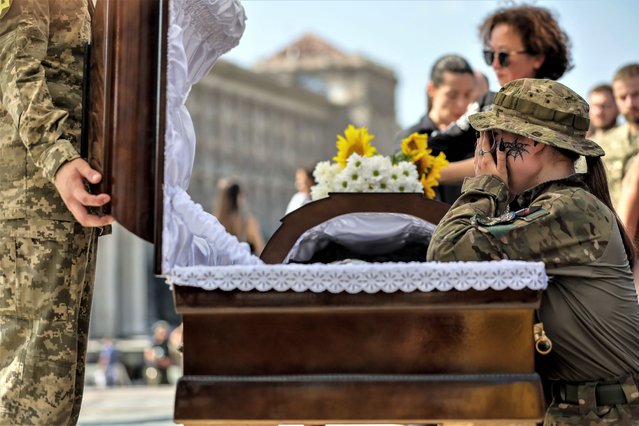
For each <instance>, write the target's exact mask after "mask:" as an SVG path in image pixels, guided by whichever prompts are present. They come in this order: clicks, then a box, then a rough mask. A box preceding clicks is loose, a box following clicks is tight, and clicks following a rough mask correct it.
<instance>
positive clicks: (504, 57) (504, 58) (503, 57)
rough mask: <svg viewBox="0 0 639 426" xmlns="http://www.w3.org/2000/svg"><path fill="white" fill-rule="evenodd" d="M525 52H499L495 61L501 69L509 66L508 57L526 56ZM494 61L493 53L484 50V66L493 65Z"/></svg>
mask: <svg viewBox="0 0 639 426" xmlns="http://www.w3.org/2000/svg"><path fill="white" fill-rule="evenodd" d="M527 53H528V52H526V51H525V50H519V51H517V52H506V51H503V50H500V51H499V52H497V60H498V61H499V65H501V66H502V67H503V68H506V67H507V66H508V65H509V64H510V55H519V54H527ZM494 60H495V52H493V51H492V50H488V49H486V50H484V61H486V65H488V66H490V65H492V64H493V61H494Z"/></svg>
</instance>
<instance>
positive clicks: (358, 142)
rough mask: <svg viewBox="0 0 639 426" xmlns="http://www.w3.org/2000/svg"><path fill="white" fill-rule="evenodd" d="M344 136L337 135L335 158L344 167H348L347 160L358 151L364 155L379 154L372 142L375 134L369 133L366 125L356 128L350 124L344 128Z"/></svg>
mask: <svg viewBox="0 0 639 426" xmlns="http://www.w3.org/2000/svg"><path fill="white" fill-rule="evenodd" d="M344 136H346V137H343V136H341V135H338V136H337V143H336V145H337V155H336V156H335V157H333V160H334V161H335V162H336V163H338V164H339V165H340V166H342V168H344V167H346V160H348V157H350V156H351V154H353V153H357V154H359V155H361V156H362V157H372V156H373V155H375V154H377V149H376V148H375V147H374V146H372V145H371V144H370V141H372V140H373V139H374V138H375V135H369V134H368V129H367V128H366V127H358V128H355V126H353V125H352V124H349V125H348V127H347V128H346V130H344Z"/></svg>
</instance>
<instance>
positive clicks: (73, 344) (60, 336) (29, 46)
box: [0, 0, 112, 425]
mask: <svg viewBox="0 0 639 426" xmlns="http://www.w3.org/2000/svg"><path fill="white" fill-rule="evenodd" d="M88 7H89V6H88V4H87V0H12V1H10V0H1V1H0V95H1V98H0V205H1V206H2V208H1V209H0V424H3V425H4V424H20V425H24V424H46V425H59V424H75V423H76V422H77V419H78V415H79V412H80V403H81V400H82V391H83V382H84V363H85V356H86V349H87V333H88V326H89V313H90V308H91V295H92V288H93V275H94V268H95V250H96V237H97V234H98V233H100V229H101V228H96V227H103V226H106V225H108V224H109V223H110V222H111V220H112V219H111V218H110V217H108V216H106V217H98V216H96V215H92V214H90V213H89V212H88V211H87V208H86V206H101V205H104V204H105V203H107V202H108V201H109V196H108V195H107V194H99V195H91V194H89V193H88V192H87V190H86V189H85V183H86V182H91V183H96V182H98V181H99V180H100V178H101V176H100V175H99V173H97V172H96V171H95V170H93V169H91V168H90V167H89V165H88V164H87V163H86V162H85V161H84V160H82V159H80V158H79V157H80V156H79V154H78V152H79V143H80V125H81V114H82V105H81V98H82V72H83V58H84V45H85V43H86V42H87V41H88V40H89V37H90V15H89V9H88Z"/></svg>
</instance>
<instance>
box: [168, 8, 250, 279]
mask: <svg viewBox="0 0 639 426" xmlns="http://www.w3.org/2000/svg"><path fill="white" fill-rule="evenodd" d="M245 19H246V18H245V16H244V9H243V8H242V6H241V5H240V3H239V1H237V0H171V3H170V9H169V31H168V32H169V34H168V55H169V60H168V65H167V73H168V78H167V100H166V129H165V151H164V204H163V208H164V211H163V232H162V273H163V274H167V273H169V271H171V269H172V268H174V267H176V266H185V267H188V266H195V265H236V264H242V265H255V264H261V263H262V261H261V260H260V259H259V258H257V257H255V256H253V255H252V254H251V252H250V249H249V246H248V244H246V243H240V242H239V241H238V240H237V238H235V237H234V236H232V235H230V234H229V233H228V232H226V230H225V229H224V227H223V226H222V225H221V224H220V222H219V221H218V220H217V219H216V218H215V217H214V216H213V215H211V214H209V213H207V212H205V211H204V210H203V209H202V207H201V206H200V205H199V204H196V203H195V202H194V201H193V200H192V199H191V197H190V196H189V194H188V193H187V188H188V186H189V181H190V180H191V175H192V172H193V162H194V158H195V139H196V138H195V130H194V127H193V122H192V120H191V116H190V114H189V111H188V110H187V108H186V105H185V102H186V98H187V96H188V94H189V91H190V90H191V86H192V85H193V84H195V83H197V82H198V81H199V80H200V79H202V78H203V77H204V76H205V75H206V73H207V72H208V71H209V70H210V69H211V68H212V67H213V65H214V64H215V62H216V61H217V59H218V58H219V57H220V55H222V54H223V53H225V52H227V51H228V50H230V49H231V48H232V47H234V46H236V45H237V43H238V42H239V39H240V37H241V36H242V33H243V32H244V21H245Z"/></svg>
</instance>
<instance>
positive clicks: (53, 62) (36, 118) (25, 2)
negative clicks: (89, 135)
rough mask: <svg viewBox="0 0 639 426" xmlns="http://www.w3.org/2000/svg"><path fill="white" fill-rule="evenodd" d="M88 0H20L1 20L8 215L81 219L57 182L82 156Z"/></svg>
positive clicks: (4, 212) (1, 165) (0, 144)
mask: <svg viewBox="0 0 639 426" xmlns="http://www.w3.org/2000/svg"><path fill="white" fill-rule="evenodd" d="M89 37H90V17H89V12H88V9H87V1H86V0H14V1H13V2H12V5H11V7H10V9H9V10H8V12H7V14H6V15H5V16H3V17H2V18H0V94H1V95H2V97H1V98H0V102H1V103H0V174H1V175H2V177H1V178H0V203H1V204H2V209H0V220H9V219H27V220H31V219H44V220H55V221H74V219H73V216H72V215H71V213H70V212H69V211H68V209H67V208H66V206H65V205H64V202H63V201H62V199H61V197H60V196H59V194H58V192H57V191H56V189H55V186H54V185H53V179H54V176H55V174H56V172H57V170H58V168H59V167H60V166H61V165H62V164H64V163H65V162H67V161H70V160H72V159H75V158H78V157H79V149H80V147H79V144H80V125H81V116H82V102H81V99H82V72H83V62H84V44H85V43H86V42H87V41H88V40H89Z"/></svg>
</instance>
